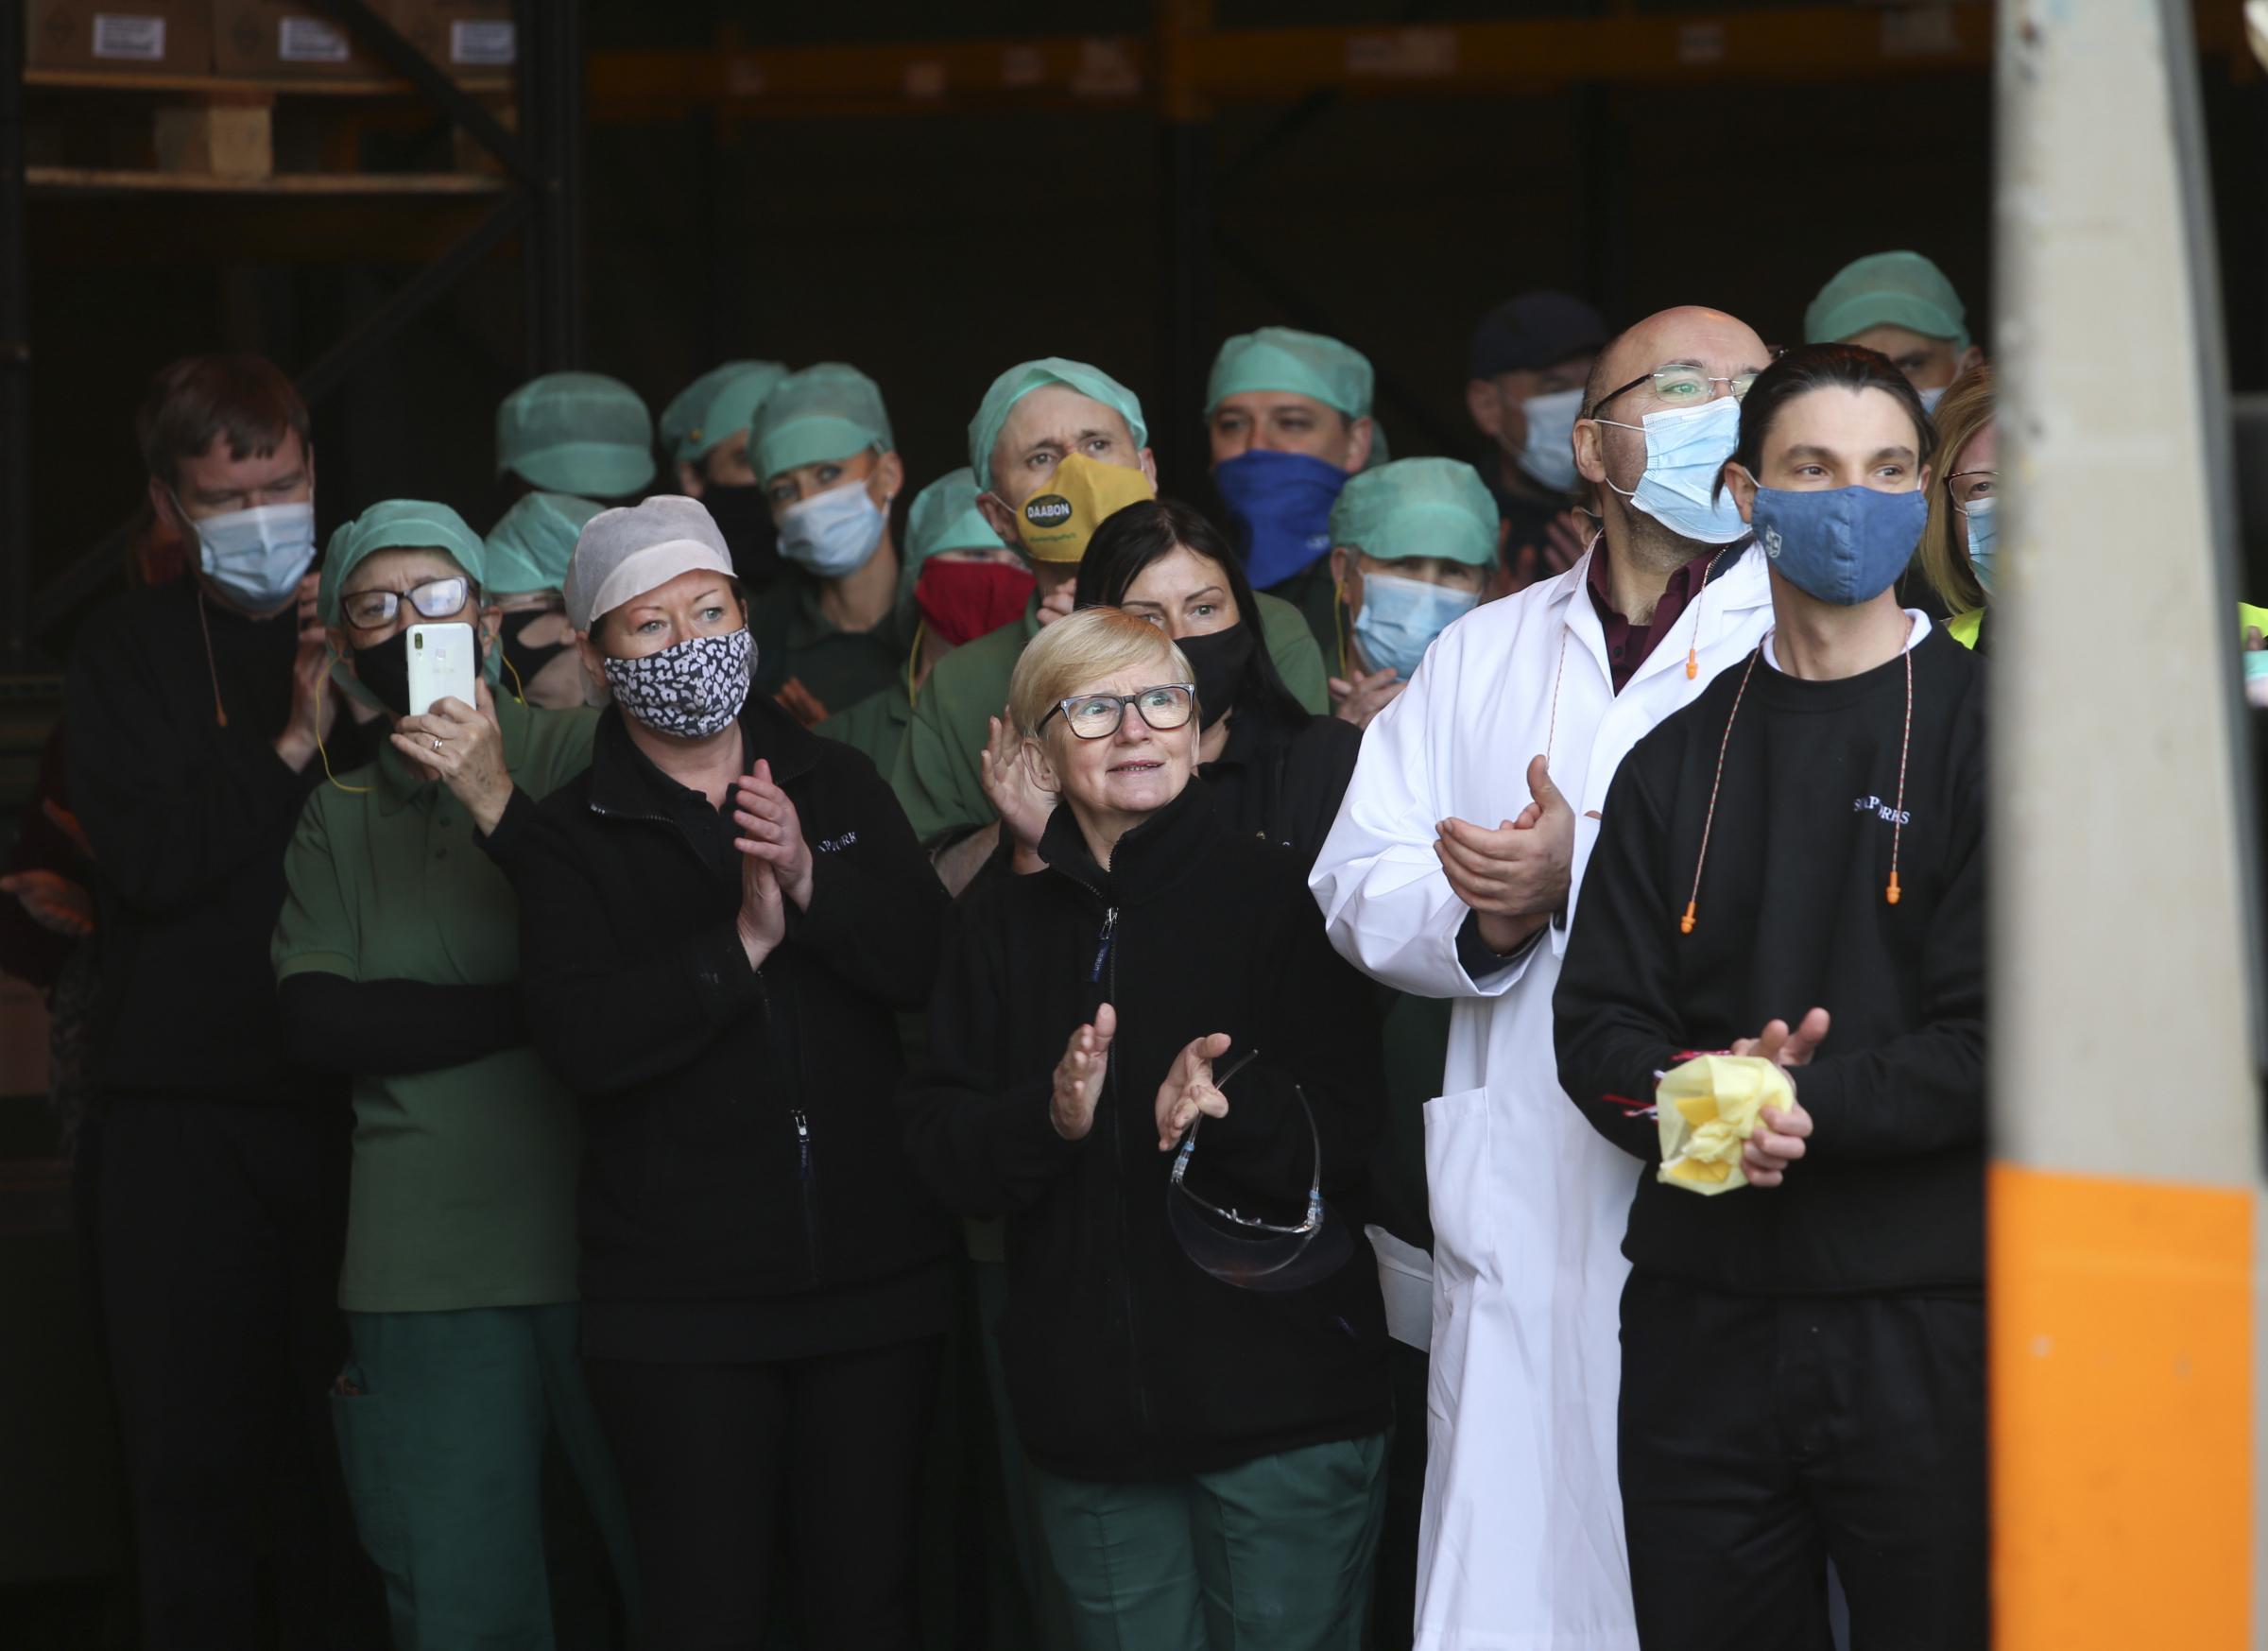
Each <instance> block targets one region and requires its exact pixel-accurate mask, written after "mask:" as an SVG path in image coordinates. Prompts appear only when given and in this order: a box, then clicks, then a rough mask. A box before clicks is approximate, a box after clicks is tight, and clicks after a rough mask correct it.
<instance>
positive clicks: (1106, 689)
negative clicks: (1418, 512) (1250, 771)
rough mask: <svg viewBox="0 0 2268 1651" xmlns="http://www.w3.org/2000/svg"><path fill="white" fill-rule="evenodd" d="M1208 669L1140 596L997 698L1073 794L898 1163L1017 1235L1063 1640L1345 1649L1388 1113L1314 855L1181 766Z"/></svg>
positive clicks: (940, 1039) (988, 924)
mask: <svg viewBox="0 0 2268 1651" xmlns="http://www.w3.org/2000/svg"><path fill="white" fill-rule="evenodd" d="M1196 676H1197V672H1196V671H1194V669H1193V668H1192V666H1191V662H1190V661H1189V659H1188V657H1187V656H1186V655H1185V654H1184V653H1183V652H1182V650H1181V649H1180V648H1179V647H1178V646H1177V645H1175V643H1174V641H1173V639H1172V638H1171V637H1170V636H1168V635H1167V634H1166V633H1165V632H1164V631H1163V630H1161V629H1160V628H1158V627H1156V626H1154V625H1151V624H1149V623H1147V622H1146V621H1144V620H1142V619H1138V618H1135V617H1133V616H1132V615H1130V614H1128V613H1125V612H1123V611H1119V610H1117V609H1109V608H1096V609H1088V610H1085V611H1080V612H1077V613H1074V614H1072V615H1071V616H1070V617H1068V618H1065V619H1061V620H1058V621H1057V623H1056V624H1054V625H1052V626H1050V627H1049V628H1047V629H1045V630H1043V631H1041V632H1040V635H1039V636H1038V637H1036V638H1035V639H1034V640H1033V641H1032V643H1031V644H1030V645H1029V646H1027V647H1026V648H1025V649H1024V652H1023V656H1022V659H1021V660H1020V661H1019V662H1018V663H1017V666H1016V673H1015V676H1014V677H1013V679H1011V681H1010V686H1009V706H1008V708H1009V714H1010V715H1011V716H1012V717H1013V719H1014V723H1015V727H1016V730H1017V731H1018V733H1019V734H1020V736H1021V739H1022V748H1021V760H1022V763H1024V764H1025V765H1026V766H1027V768H1028V771H1029V776H1030V778H1031V780H1032V782H1033V783H1035V784H1036V785H1038V786H1039V787H1040V788H1041V789H1042V790H1044V791H1046V792H1049V793H1052V794H1053V795H1054V796H1055V797H1056V798H1057V799H1058V800H1059V802H1060V806H1058V807H1056V808H1055V809H1054V810H1053V812H1052V813H1051V815H1050V816H1049V817H1048V820H1047V824H1046V828H1045V830H1044V832H1043V833H1042V834H1041V835H1040V842H1039V855H1040V859H1041V861H1042V862H1044V867H1043V868H1042V869H1041V870H1040V871H1038V872H1036V873H1034V874H1033V875H1030V876H1024V877H1002V878H995V879H988V880H985V881H983V882H980V883H978V884H976V885H973V886H971V889H970V892H969V894H968V895H967V897H966V898H965V899H964V901H963V902H962V904H961V906H960V908H959V910H958V912H957V913H956V917H957V922H956V924H955V926H954V931H953V932H952V933H951V934H950V935H949V937H948V939H947V944H946V955H945V960H944V963H943V967H942V970H941V972H940V974H939V981H938V987H937V993H936V998H935V999H934V1000H933V1002H932V1005H931V1010H930V1042H931V1057H930V1059H929V1060H928V1062H927V1063H926V1065H925V1066H924V1067H923V1068H921V1069H920V1070H918V1071H917V1072H916V1074H915V1075H914V1076H913V1078H912V1079H911V1080H909V1082H908V1085H907V1088H906V1091H905V1092H904V1096H903V1105H904V1108H905V1111H906V1115H907V1123H908V1143H909V1146H910V1149H911V1152H912V1155H913V1160H914V1163H915V1166H916V1168H917V1170H918V1171H919V1174H920V1175H921V1176H922V1178H924V1179H925V1180H926V1181H927V1182H928V1183H929V1185H930V1187H931V1188H932V1189H933V1190H934V1191H935V1192H936V1195H937V1196H938V1197H939V1198H940V1199H941V1200H943V1201H944V1202H945V1203H946V1204H947V1205H948V1206H949V1207H951V1208H953V1209H954V1210H955V1211H956V1212H959V1213H962V1214H965V1215H977V1216H989V1215H1005V1216H1006V1217H1007V1261H1008V1303H1007V1311H1006V1313H1005V1316H1004V1317H1003V1319H1002V1322H1001V1326H1000V1331H999V1335H1000V1343H1001V1357H1002V1362H1003V1365H1004V1367H1005V1374H1006V1386H1007V1390H1008V1396H1009V1402H1010V1405H1011V1409H1012V1411H1013V1414H1014V1419H1015V1426H1016V1434H1017V1436H1018V1438H1019V1439H1020V1440H1021V1441H1022V1447H1023V1452H1024V1455H1025V1457H1026V1461H1027V1465H1028V1469H1029V1478H1030V1484H1031V1488H1032V1503H1033V1508H1034V1512H1035V1515H1036V1522H1037V1524H1038V1526H1039V1528H1040V1537H1041V1546H1042V1549H1043V1552H1044V1554H1045V1557H1046V1561H1047V1563H1048V1565H1049V1567H1050V1568H1051V1570H1052V1571H1053V1572H1054V1574H1055V1575H1056V1577H1057V1580H1058V1581H1059V1582H1060V1584H1061V1588H1062V1592H1063V1595H1064V1597H1065V1599H1066V1600H1067V1602H1068V1605H1069V1613H1070V1616H1071V1618H1072V1620H1073V1627H1072V1632H1073V1638H1074V1642H1075V1643H1076V1644H1077V1645H1079V1646H1081V1647H1100V1646H1120V1645H1174V1646H1188V1647H1194V1648H1196V1651H1203V1648H1205V1647H1207V1646H1212V1647H1226V1646H1229V1645H1235V1646H1238V1647H1242V1648H1245V1651H1254V1648H1263V1651H1264V1648H1270V1647H1285V1648H1287V1651H1288V1648H1290V1647H1294V1646H1297V1647H1302V1648H1323V1647H1345V1648H1346V1651H1354V1648H1355V1647H1356V1646H1359V1645H1360V1644H1361V1643H1362V1639H1363V1627H1364V1624H1365V1620H1366V1616H1367V1602H1368V1596H1369V1590H1370V1574H1371V1560H1372V1556H1373V1553H1374V1551H1375V1549H1376V1546H1377V1541H1378V1533H1379V1522H1380V1518H1381V1510H1382V1507H1383V1470H1384V1466H1385V1456H1386V1438H1385V1435H1386V1429H1387V1424H1388V1419H1389V1414H1390V1410H1389V1404H1388V1399H1387V1387H1386V1366H1385V1358H1386V1332H1385V1322H1384V1313H1383V1307H1382V1306H1381V1303H1380V1299H1379V1290H1378V1274H1377V1268H1376V1264H1375V1263H1374V1261H1373V1259H1372V1257H1371V1254H1370V1250H1369V1247H1368V1245H1367V1244H1366V1241H1365V1240H1364V1237H1363V1234H1362V1231H1361V1229H1360V1228H1359V1227H1357V1226H1355V1225H1354V1224H1353V1223H1351V1222H1350V1221H1349V1220H1348V1219H1347V1218H1346V1217H1345V1215H1344V1214H1343V1213H1342V1208H1341V1203H1340V1201H1341V1200H1343V1199H1344V1198H1345V1197H1346V1196H1347V1195H1349V1194H1350V1193H1351V1192H1353V1191H1354V1190H1355V1189H1356V1188H1357V1187H1358V1186H1359V1185H1360V1183H1361V1181H1362V1179H1363V1174H1364V1167H1363V1166H1364V1165H1365V1163H1366V1161H1367V1160H1368V1158H1369V1156H1370V1151H1371V1147H1372V1144H1373V1143H1374V1142H1375V1140H1376V1139H1377V1135H1378V1131H1379V1128H1380V1126H1381V1124H1382V1123H1383V1104H1382V1096H1383V1092H1384V1076H1383V1071H1382V1069H1381V1062H1380V1050H1379V1039H1378V1021H1377V1010H1376V1006H1375V1000H1374V996H1373V994H1372V992H1371V991H1370V989H1369V988H1368V987H1367V985H1366V982H1365V981H1364V980H1363V979H1362V977H1361V976H1360V975H1358V974H1356V973H1355V972H1354V971H1353V970H1351V969H1349V967H1348V966H1347V965H1346V964H1344V963H1342V962H1341V961H1340V960H1339V958H1338V957H1337V955H1336V954H1334V953H1333V952H1332V949H1331V947H1330V944H1329V942H1328V941H1327V940H1326V939H1325V937H1324V934H1323V924H1322V921H1321V919H1320V918H1319V916H1318V915H1317V913H1316V910H1315V906H1314V902H1313V900H1311V899H1310V898H1309V896H1308V893H1307V888H1306V882H1305V873H1306V864H1307V863H1306V860H1305V859H1304V858H1303V857H1302V856H1301V855H1300V854H1299V853H1298V852H1297V851H1294V850H1292V849H1289V848H1286V847H1284V846H1282V845H1281V844H1279V843H1275V842H1271V841H1267V840H1263V839H1260V838H1256V837H1254V836H1253V835H1252V834H1250V833H1248V832H1244V831H1239V830H1237V829H1234V828H1233V827H1232V825H1231V824H1230V823H1229V822H1228V821H1227V820H1225V819H1224V818H1222V817H1221V816H1220V814H1219V812H1218V811H1216V809H1215V806H1214V799H1213V798H1212V796H1211V792H1210V790H1209V788H1208V787H1207V785H1206V784H1205V783H1204V782H1203V781H1202V780H1199V779H1196V778H1195V777H1194V769H1195V767H1196V765H1197V758H1198V745H1199V731H1200V724H1201V711H1200V707H1199V703H1198V699H1199V696H1198V692H1197V689H1196V686H1195V678H1196Z"/></svg>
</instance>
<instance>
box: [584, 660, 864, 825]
mask: <svg viewBox="0 0 2268 1651" xmlns="http://www.w3.org/2000/svg"><path fill="white" fill-rule="evenodd" d="M740 734H741V745H742V748H743V749H744V751H745V752H746V754H747V763H748V765H749V766H750V767H753V766H754V765H755V763H756V759H757V758H759V757H763V758H765V759H767V760H769V762H770V763H771V765H772V778H773V780H775V781H776V782H778V783H780V784H782V785H785V784H787V783H789V782H790V781H794V780H799V779H801V778H802V777H803V776H804V775H806V774H808V773H810V772H811V770H812V769H813V768H815V767H816V766H817V765H818V760H819V739H818V736H817V735H816V734H815V733H813V732H812V731H810V730H809V729H807V728H805V727H804V726H803V725H802V724H801V723H799V722H798V721H797V720H796V719H795V718H794V717H792V716H790V715H789V714H787V713H786V712H784V711H782V710H781V709H780V707H779V706H778V705H777V704H776V703H774V701H773V700H772V697H771V696H770V695H768V694H760V693H757V692H755V691H754V690H750V692H749V694H748V697H747V703H745V704H744V705H742V706H741V708H740ZM690 795H691V792H690V791H689V790H688V788H687V787H685V786H683V785H680V784H679V783H677V782H676V781H675V780H672V779H671V778H670V777H669V776H668V775H667V774H664V773H663V772H662V770H661V769H660V768H658V767H656V766H655V765H654V761H653V759H652V758H651V757H648V756H647V755H646V754H645V753H644V751H642V750H640V749H639V748H638V742H637V741H635V740H633V739H632V738H630V731H629V730H628V728H627V727H626V726H625V725H624V723H623V714H622V707H621V706H619V705H610V706H608V707H607V709H606V714H604V715H603V716H601V717H600V718H599V719H598V731H597V733H596V735H595V736H593V740H592V743H591V807H592V809H593V811H594V812H596V813H599V814H627V815H653V814H657V813H662V812H666V809H667V806H668V805H669V804H672V803H676V802H680V801H682V800H683V798H684V797H686V796H690ZM706 804H707V800H706V799H703V805H704V806H706Z"/></svg>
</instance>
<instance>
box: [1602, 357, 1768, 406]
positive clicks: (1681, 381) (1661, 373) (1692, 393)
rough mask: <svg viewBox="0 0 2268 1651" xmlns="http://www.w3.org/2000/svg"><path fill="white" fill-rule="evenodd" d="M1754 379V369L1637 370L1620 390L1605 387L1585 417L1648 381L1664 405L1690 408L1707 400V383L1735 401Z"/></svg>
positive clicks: (1681, 368) (1746, 391)
mask: <svg viewBox="0 0 2268 1651" xmlns="http://www.w3.org/2000/svg"><path fill="white" fill-rule="evenodd" d="M1756 380H1757V374H1756V373H1754V372H1736V373H1734V374H1733V375H1732V376H1731V377H1730V378H1718V377H1715V376H1713V375H1711V374H1710V373H1709V372H1707V371H1704V370H1702V369H1700V368H1698V367H1657V368H1656V369H1655V370H1653V371H1652V372H1641V373H1640V374H1639V375H1638V376H1637V377H1636V378H1634V379H1632V380H1631V381H1630V382H1629V383H1628V384H1626V385H1624V386H1623V387H1622V388H1621V389H1614V390H1608V391H1607V392H1606V394H1605V395H1603V396H1601V397H1600V398H1599V399H1598V400H1597V401H1596V402H1595V403H1593V404H1592V405H1591V409H1590V411H1589V413H1587V414H1585V415H1584V417H1586V418H1589V419H1595V418H1597V417H1598V416H1599V409H1600V408H1601V407H1603V406H1605V405H1606V404H1607V403H1608V402H1610V401H1612V400H1614V398H1615V397H1617V396H1621V395H1627V394H1629V393H1630V392H1631V391H1632V390H1634V389H1636V388H1637V387H1639V386H1640V385H1641V384H1645V383H1647V382H1648V381H1651V382H1652V384H1653V386H1654V393H1655V394H1656V395H1657V396H1658V397H1660V398H1661V401H1662V403H1663V404H1664V405H1666V406H1672V407H1691V406H1698V405H1699V404H1701V403H1703V402H1706V401H1708V400H1710V391H1709V387H1710V385H1713V384H1721V385H1723V386H1724V387H1725V393H1726V394H1727V395H1729V396H1730V397H1732V399H1733V400H1734V401H1736V402H1737V401H1739V400H1740V399H1741V398H1742V397H1743V396H1744V395H1746V394H1747V393H1748V391H1749V390H1750V389H1751V388H1752V387H1754V386H1755V384H1756Z"/></svg>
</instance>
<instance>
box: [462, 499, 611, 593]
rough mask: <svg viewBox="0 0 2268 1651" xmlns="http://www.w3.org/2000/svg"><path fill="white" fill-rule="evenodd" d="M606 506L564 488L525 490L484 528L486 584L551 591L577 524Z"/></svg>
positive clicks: (562, 574) (562, 578)
mask: <svg viewBox="0 0 2268 1651" xmlns="http://www.w3.org/2000/svg"><path fill="white" fill-rule="evenodd" d="M604 508H605V507H604V506H603V505H600V504H598V503H596V502H595V501H593V500H591V499H577V498H575V497H573V496H571V495H569V494H567V493H529V494H527V495H526V496H525V497H524V498H523V499H521V500H520V502H519V503H517V504H515V505H514V506H513V507H511V508H510V509H508V510H507V511H506V512H505V513H504V515H503V516H502V517H501V518H499V519H498V521H497V523H496V525H495V526H493V527H491V528H490V529H489V537H488V539H487V540H486V541H485V542H484V543H483V546H482V550H483V554H484V555H485V556H486V557H487V559H488V569H489V576H488V578H487V579H486V580H485V581H483V582H484V584H485V586H486V588H487V589H489V590H490V591H491V592H494V593H496V594H498V595H504V596H511V595H518V594H519V593H521V592H523V591H557V590H559V589H561V588H562V587H563V586H564V585H565V584H566V582H567V562H568V559H569V558H571V557H573V556H574V555H575V538H576V534H578V533H580V532H581V531H582V530H583V524H584V523H586V522H588V521H590V520H591V518H592V517H593V516H595V515H597V514H598V513H599V511H600V510H602V509H604Z"/></svg>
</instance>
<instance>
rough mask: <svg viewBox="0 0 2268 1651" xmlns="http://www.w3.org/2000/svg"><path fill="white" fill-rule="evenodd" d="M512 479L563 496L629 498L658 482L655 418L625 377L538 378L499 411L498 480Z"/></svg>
mask: <svg viewBox="0 0 2268 1651" xmlns="http://www.w3.org/2000/svg"><path fill="white" fill-rule="evenodd" d="M507 472H516V473H519V474H520V475H521V476H523V477H524V478H525V479H526V480H528V481H529V482H531V483H533V484H534V485H535V486H537V487H539V488H542V489H545V490H548V491H551V492H555V493H574V494H577V495H582V494H588V495H590V496H593V497H595V498H601V499H619V498H623V497H625V496H627V495H628V494H630V493H634V492H636V491H637V490H639V489H640V488H643V487H644V486H645V484H646V483H648V482H650V481H652V480H653V479H654V421H653V419H652V418H651V417H650V416H649V415H648V414H647V412H646V410H645V404H644V402H642V401H640V400H639V399H638V392H637V391H636V390H634V389H632V388H631V387H629V386H628V385H627V384H624V383H623V382H622V381H621V380H620V379H618V378H609V377H607V376H606V375H605V374H604V373H597V372H548V373H545V374H544V375H543V376H542V377H541V378H532V379H530V380H528V381H527V383H525V384H524V385H522V386H521V387H519V388H518V389H516V390H514V391H513V392H512V393H511V394H510V395H508V396H507V397H505V398H504V400H503V401H502V402H501V403H499V404H498V405H497V408H496V473H497V474H498V475H503V474H505V473H507Z"/></svg>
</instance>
